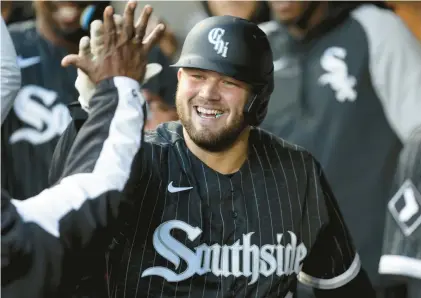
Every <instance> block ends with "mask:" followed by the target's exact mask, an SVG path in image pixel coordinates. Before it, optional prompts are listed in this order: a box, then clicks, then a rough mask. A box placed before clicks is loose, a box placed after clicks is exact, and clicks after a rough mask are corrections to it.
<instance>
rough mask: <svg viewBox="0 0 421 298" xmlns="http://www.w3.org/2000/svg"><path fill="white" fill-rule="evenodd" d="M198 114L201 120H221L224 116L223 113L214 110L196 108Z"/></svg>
mask: <svg viewBox="0 0 421 298" xmlns="http://www.w3.org/2000/svg"><path fill="white" fill-rule="evenodd" d="M195 109H196V112H197V114H198V115H199V117H201V118H207V119H209V118H211V119H212V118H219V117H221V116H222V115H224V112H223V111H220V110H213V109H205V108H203V107H199V106H195Z"/></svg>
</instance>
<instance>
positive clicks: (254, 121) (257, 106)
mask: <svg viewBox="0 0 421 298" xmlns="http://www.w3.org/2000/svg"><path fill="white" fill-rule="evenodd" d="M268 87H269V86H268V85H267V84H266V85H265V86H264V87H263V88H261V89H260V90H259V91H258V92H256V93H254V92H253V93H252V94H251V96H250V98H249V100H248V101H247V103H246V105H245V107H244V117H245V119H246V122H247V124H249V125H251V126H258V125H260V123H262V122H263V119H264V118H265V116H266V113H267V108H268V101H269V96H268V94H267V92H268Z"/></svg>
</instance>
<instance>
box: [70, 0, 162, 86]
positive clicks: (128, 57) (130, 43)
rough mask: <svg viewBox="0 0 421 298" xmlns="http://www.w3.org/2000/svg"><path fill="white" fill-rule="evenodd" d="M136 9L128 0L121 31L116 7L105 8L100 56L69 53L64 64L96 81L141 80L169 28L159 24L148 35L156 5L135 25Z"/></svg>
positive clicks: (134, 4) (133, 3) (145, 8)
mask: <svg viewBox="0 0 421 298" xmlns="http://www.w3.org/2000/svg"><path fill="white" fill-rule="evenodd" d="M135 9H136V2H128V4H127V5H126V8H125V11H124V16H123V25H122V29H121V32H120V33H119V32H117V25H116V23H115V21H114V17H113V14H114V11H113V8H112V7H111V6H108V7H107V8H106V9H105V11H104V25H103V30H104V41H103V48H102V49H101V51H100V53H99V55H98V56H97V57H96V59H91V58H90V57H89V55H68V56H66V57H65V58H64V59H63V60H62V65H63V66H64V67H67V66H69V65H74V66H75V67H77V68H79V69H81V70H82V71H83V72H84V73H85V74H86V75H87V76H88V77H89V79H90V80H91V81H92V82H93V83H95V84H97V83H98V82H100V81H102V80H104V79H107V78H110V77H115V76H126V77H130V78H132V79H134V80H136V81H138V82H141V81H142V80H143V77H144V76H145V72H146V65H147V57H148V53H149V51H150V50H151V48H152V47H153V46H154V45H155V44H156V43H157V41H158V40H159V39H160V38H161V36H162V33H163V32H164V29H165V28H164V25H162V24H158V25H157V26H156V27H155V28H154V30H153V31H152V32H151V33H150V34H149V35H148V36H147V37H146V38H144V37H145V31H146V28H147V25H148V21H149V17H150V15H151V13H152V7H151V6H149V5H146V6H145V7H144V8H143V11H142V13H141V15H140V17H139V20H138V21H137V23H136V26H133V20H134V11H135Z"/></svg>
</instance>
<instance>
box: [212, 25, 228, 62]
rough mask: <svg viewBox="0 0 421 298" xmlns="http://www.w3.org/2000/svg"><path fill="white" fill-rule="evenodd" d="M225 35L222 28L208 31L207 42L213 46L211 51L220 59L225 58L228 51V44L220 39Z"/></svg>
mask: <svg viewBox="0 0 421 298" xmlns="http://www.w3.org/2000/svg"><path fill="white" fill-rule="evenodd" d="M224 34H225V30H224V29H222V28H213V29H212V30H211V31H209V34H208V41H209V42H210V43H211V44H213V45H214V47H213V49H214V50H215V51H216V53H217V54H218V55H221V56H222V57H224V58H226V57H227V51H228V44H229V42H225V41H224V40H223V39H222V37H223V36H224Z"/></svg>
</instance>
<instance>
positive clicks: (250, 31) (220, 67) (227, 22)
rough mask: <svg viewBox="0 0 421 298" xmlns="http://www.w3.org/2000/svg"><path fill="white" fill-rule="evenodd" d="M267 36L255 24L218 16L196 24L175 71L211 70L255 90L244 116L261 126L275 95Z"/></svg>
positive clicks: (235, 18)
mask: <svg viewBox="0 0 421 298" xmlns="http://www.w3.org/2000/svg"><path fill="white" fill-rule="evenodd" d="M272 56H273V55H272V50H271V47H270V44H269V41H268V39H267V36H266V34H265V33H264V32H263V31H262V30H261V29H260V28H259V27H258V26H257V25H256V24H254V23H252V22H250V21H247V20H245V19H241V18H237V17H233V16H215V17H210V18H207V19H205V20H203V21H201V22H199V23H197V24H196V25H195V26H194V27H193V29H192V30H191V31H190V32H189V34H188V35H187V37H186V40H185V41H184V45H183V49H182V51H181V56H180V59H179V60H178V61H177V63H176V64H174V65H172V66H173V67H184V68H198V69H203V70H211V71H215V72H218V73H220V74H223V75H226V76H229V77H232V78H234V79H237V80H239V81H243V82H245V83H247V84H249V85H251V86H252V94H251V96H250V98H249V100H248V102H247V104H246V106H245V110H244V116H245V119H246V121H247V123H248V124H249V125H253V126H257V125H259V124H260V123H261V122H262V121H263V119H264V118H265V116H266V112H267V107H268V103H269V98H270V95H271V94H272V92H273V88H274V82H273V57H272Z"/></svg>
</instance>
